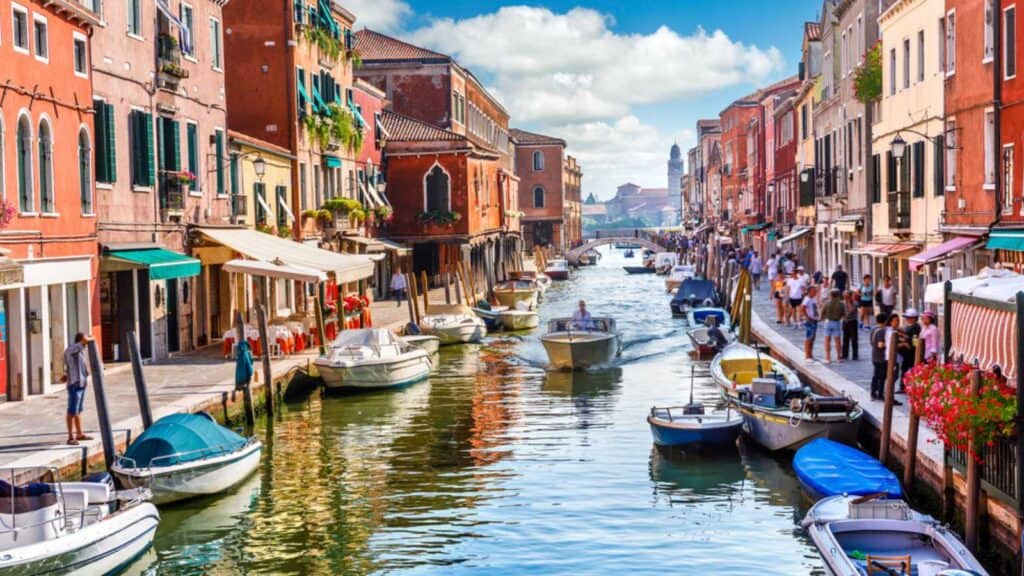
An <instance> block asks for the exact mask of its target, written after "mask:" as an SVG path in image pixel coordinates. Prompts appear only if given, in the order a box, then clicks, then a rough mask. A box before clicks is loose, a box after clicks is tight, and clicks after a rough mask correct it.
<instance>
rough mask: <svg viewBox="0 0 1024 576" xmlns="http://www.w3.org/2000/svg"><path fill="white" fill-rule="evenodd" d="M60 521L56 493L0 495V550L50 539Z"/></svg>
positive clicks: (55, 535) (60, 523)
mask: <svg viewBox="0 0 1024 576" xmlns="http://www.w3.org/2000/svg"><path fill="white" fill-rule="evenodd" d="M12 512H13V514H12ZM62 524H63V522H62V516H61V513H60V504H59V502H58V500H57V495H56V494H43V495H41V496H13V497H11V496H0V550H7V549H10V548H13V547H15V546H24V545H25V544H26V543H32V542H42V541H44V540H52V539H53V538H56V537H57V536H58V533H59V531H60V530H61V527H62Z"/></svg>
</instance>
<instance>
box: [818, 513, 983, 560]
mask: <svg viewBox="0 0 1024 576" xmlns="http://www.w3.org/2000/svg"><path fill="white" fill-rule="evenodd" d="M802 525H803V527H804V529H805V530H806V531H807V534H808V536H810V538H811V541H813V542H814V545H815V547H817V549H818V552H820V553H821V557H822V559H823V560H824V561H825V567H826V569H827V572H828V574H830V575H832V576H862V575H863V574H890V575H893V576H910V575H911V574H914V575H919V576H939V575H942V574H949V575H950V576H954V575H963V576H967V575H974V576H983V575H987V574H988V572H986V571H985V568H984V567H982V565H981V564H980V563H979V562H978V560H977V558H975V557H974V556H973V555H972V554H971V553H970V551H969V550H968V549H967V547H966V546H964V544H963V543H962V542H961V541H960V539H959V538H957V537H956V535H955V534H954V533H952V532H950V530H949V529H948V528H947V527H946V526H944V525H943V524H941V523H940V522H938V521H937V520H935V519H934V518H932V517H931V516H928V515H926V514H922V513H920V512H917V511H915V510H912V509H911V508H910V506H908V505H907V503H906V502H904V501H903V500H884V499H873V498H872V497H870V496H865V497H855V496H832V497H829V498H825V499H823V500H819V501H818V503H816V504H815V505H814V506H812V507H811V510H810V511H809V512H808V513H807V516H806V517H805V518H804V521H803V523H802Z"/></svg>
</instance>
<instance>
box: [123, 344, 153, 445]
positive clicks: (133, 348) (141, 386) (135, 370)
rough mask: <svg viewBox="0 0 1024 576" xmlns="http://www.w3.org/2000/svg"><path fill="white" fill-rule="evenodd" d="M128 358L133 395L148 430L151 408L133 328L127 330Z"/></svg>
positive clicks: (151, 415) (151, 423)
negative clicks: (133, 387) (135, 397)
mask: <svg viewBox="0 0 1024 576" xmlns="http://www.w3.org/2000/svg"><path fill="white" fill-rule="evenodd" d="M128 358H129V359H130V360H131V362H132V379H133V380H134V381H135V395H136V396H137V397H138V399H139V415H140V416H141V417H142V428H143V429H144V430H149V427H150V426H152V425H153V408H152V406H150V403H149V390H148V389H147V388H146V375H145V374H143V372H142V355H141V354H139V335H138V334H137V333H136V332H135V330H129V331H128Z"/></svg>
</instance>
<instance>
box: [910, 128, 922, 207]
mask: <svg viewBox="0 0 1024 576" xmlns="http://www.w3.org/2000/svg"><path fill="white" fill-rule="evenodd" d="M924 155H925V143H924V140H922V141H920V142H914V153H913V155H912V158H913V163H914V182H913V188H911V191H912V194H913V196H914V198H923V197H924Z"/></svg>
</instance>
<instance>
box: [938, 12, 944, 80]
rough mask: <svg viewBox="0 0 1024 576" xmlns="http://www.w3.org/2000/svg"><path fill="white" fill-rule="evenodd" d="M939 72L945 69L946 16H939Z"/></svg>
mask: <svg viewBox="0 0 1024 576" xmlns="http://www.w3.org/2000/svg"><path fill="white" fill-rule="evenodd" d="M938 41H939V42H938V46H939V50H938V52H939V72H945V71H946V18H945V17H942V18H939V38H938Z"/></svg>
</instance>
